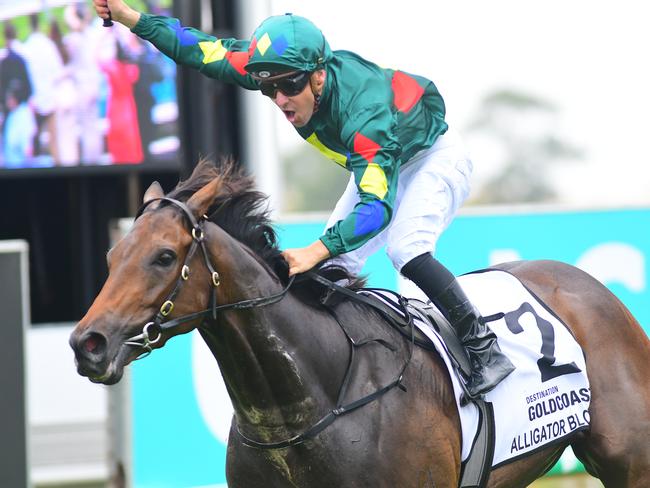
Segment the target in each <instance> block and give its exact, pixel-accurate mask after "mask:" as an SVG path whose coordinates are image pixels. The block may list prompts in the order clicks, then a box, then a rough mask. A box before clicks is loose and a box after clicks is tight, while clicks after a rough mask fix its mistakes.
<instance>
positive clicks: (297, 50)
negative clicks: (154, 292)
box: [94, 0, 514, 398]
mask: <svg viewBox="0 0 650 488" xmlns="http://www.w3.org/2000/svg"><path fill="white" fill-rule="evenodd" d="M94 4H95V9H96V11H97V13H98V15H99V16H100V17H103V18H107V17H108V13H109V10H108V8H109V7H110V12H111V14H112V18H113V20H115V21H117V22H120V23H122V24H124V25H126V26H127V27H129V28H130V29H131V30H132V31H133V32H134V33H135V34H137V35H138V36H140V37H141V38H142V39H146V40H148V41H150V42H151V43H152V44H153V45H154V46H156V48H158V49H159V50H160V51H162V52H163V53H164V54H166V55H167V56H169V57H170V58H172V59H173V60H174V61H176V62H177V63H179V64H183V65H187V66H191V67H193V68H195V69H197V70H199V71H200V72H201V73H203V74H204V75H206V76H209V77H211V78H215V79H218V80H221V81H225V82H230V83H235V84H237V85H239V86H241V87H243V88H246V89H249V90H260V91H261V92H262V94H263V95H265V96H267V97H269V98H270V99H271V101H272V102H273V103H275V105H277V106H278V108H280V110H282V112H283V113H284V115H285V117H286V119H287V120H288V121H289V122H290V123H291V124H292V125H293V126H294V127H295V129H296V130H297V131H298V133H299V134H300V136H301V137H302V138H303V139H305V140H306V141H307V142H309V143H310V144H312V145H313V146H314V147H315V148H317V149H318V150H320V151H321V152H322V153H324V154H325V155H326V156H327V157H328V158H329V159H332V160H333V161H334V162H335V163H337V164H339V165H341V166H342V167H344V168H345V169H347V170H348V171H350V172H351V173H352V174H351V178H350V182H349V184H348V186H347V188H346V190H345V191H344V193H343V195H342V196H341V198H340V200H339V201H338V203H337V205H336V208H335V209H334V211H333V213H332V215H331V217H330V219H329V222H328V224H327V229H326V230H325V232H324V234H323V235H322V236H321V237H320V238H319V239H317V240H316V241H314V242H313V243H312V244H310V245H309V246H307V247H304V248H299V249H286V250H285V251H284V253H283V254H284V257H285V258H286V260H287V262H288V264H289V273H290V274H291V275H294V274H296V273H302V272H305V271H307V270H309V269H311V268H313V267H314V266H316V265H318V264H319V263H320V262H321V261H323V260H325V259H331V260H332V262H334V263H336V264H339V265H342V266H345V267H346V268H347V269H348V271H350V272H352V273H358V272H360V270H361V268H362V266H363V264H364V262H365V260H366V259H367V258H368V257H369V256H370V255H371V254H372V253H373V252H375V251H376V250H378V249H379V248H381V247H382V246H384V245H386V246H387V253H388V256H389V257H390V259H391V261H392V263H393V265H394V266H395V268H396V269H397V270H398V271H399V272H400V273H402V274H403V275H404V276H406V277H407V278H409V279H410V280H412V281H413V282H415V284H416V285H418V286H419V287H420V289H421V290H422V291H423V292H424V293H426V295H427V296H428V297H429V299H430V300H431V301H432V302H433V303H434V304H435V305H436V306H437V307H438V308H439V309H440V310H441V312H442V313H443V314H444V315H445V316H446V317H447V319H448V320H449V321H450V323H451V324H452V326H453V327H454V329H455V330H456V333H457V334H458V336H459V338H460V340H461V342H462V344H463V346H464V348H465V350H466V352H467V355H468V357H469V359H470V364H471V366H472V372H471V375H470V376H469V377H468V378H465V380H466V389H467V392H468V394H469V396H470V397H472V398H479V397H481V396H482V395H483V394H485V393H487V392H488V391H490V390H492V389H493V388H494V387H495V386H496V385H497V384H498V383H499V382H500V381H501V380H502V379H503V378H505V377H506V376H507V375H508V374H510V373H511V372H512V371H513V369H514V366H513V365H512V364H511V363H510V361H509V360H508V359H507V358H506V357H505V356H504V355H503V353H502V352H501V350H500V348H499V345H498V343H497V339H496V336H495V334H494V332H492V331H491V330H490V328H489V327H488V326H487V325H486V324H485V323H484V322H483V320H482V318H481V317H480V315H479V313H478V311H477V310H476V309H475V308H474V306H473V305H472V304H471V302H470V301H469V300H468V298H467V297H466V295H465V293H464V292H463V290H462V289H461V287H460V286H459V284H458V282H457V281H456V278H455V277H454V275H453V274H452V273H451V272H450V271H448V270H447V268H445V266H444V265H442V263H440V262H439V261H438V260H437V259H435V258H434V257H433V255H432V253H433V251H434V250H435V246H436V241H437V240H438V237H439V236H440V234H441V233H442V231H443V230H444V229H445V228H446V227H447V225H449V223H450V221H451V219H452V218H453V217H454V215H455V213H456V211H457V210H458V207H459V206H460V205H461V203H462V202H463V201H464V200H465V198H466V197H467V195H468V193H469V177H470V174H471V171H472V163H471V161H470V160H469V158H468V156H467V155H466V153H465V150H464V149H463V146H462V143H461V141H460V140H459V137H458V136H457V135H456V134H455V133H454V132H453V131H451V130H449V128H448V126H447V123H446V122H445V105H444V101H443V99H442V97H441V96H440V93H439V92H438V90H437V88H436V86H435V85H434V84H433V83H432V82H431V81H429V80H428V79H426V78H423V77H421V76H416V75H412V74H409V73H406V72H403V71H397V70H392V69H383V68H380V67H378V66H377V65H376V64H374V63H372V62H370V61H367V60H365V59H363V58H361V57H360V56H358V55H356V54H354V53H352V52H349V51H332V50H331V49H330V47H329V44H328V43H327V41H326V39H325V37H324V36H323V34H322V33H321V31H320V30H319V29H318V28H317V27H316V26H315V25H314V24H313V23H312V22H310V21H309V20H307V19H305V18H303V17H299V16H297V15H292V14H286V15H279V16H274V17H269V18H268V19H266V20H265V21H264V22H262V24H261V25H260V26H259V27H258V28H257V29H256V30H255V32H254V33H253V35H252V37H251V39H250V40H237V39H217V38H215V37H214V36H211V35H207V34H204V33H202V32H199V31H197V30H195V29H192V28H186V27H184V26H182V25H181V23H180V21H179V20H177V19H172V18H167V17H161V16H153V15H147V14H141V13H139V12H137V11H135V10H133V9H131V8H130V7H128V6H127V5H126V4H124V2H123V1H122V0H111V1H110V2H108V4H107V0H94Z"/></svg>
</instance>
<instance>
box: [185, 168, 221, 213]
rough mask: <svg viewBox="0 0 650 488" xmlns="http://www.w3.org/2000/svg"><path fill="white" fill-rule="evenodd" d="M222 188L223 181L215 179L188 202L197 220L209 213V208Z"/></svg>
mask: <svg viewBox="0 0 650 488" xmlns="http://www.w3.org/2000/svg"><path fill="white" fill-rule="evenodd" d="M220 187H221V179H219V178H215V179H213V180H212V181H211V182H210V183H208V184H207V185H205V186H204V187H203V188H201V189H200V190H199V191H197V192H196V193H195V194H194V195H192V196H191V197H190V198H189V200H187V206H188V207H189V209H190V210H191V211H192V213H193V214H194V216H195V217H196V218H199V217H201V215H203V214H204V213H206V212H207V211H208V208H210V205H212V202H214V199H215V198H216V197H217V194H218V193H219V188H220Z"/></svg>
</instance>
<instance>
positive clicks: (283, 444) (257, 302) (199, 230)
mask: <svg viewBox="0 0 650 488" xmlns="http://www.w3.org/2000/svg"><path fill="white" fill-rule="evenodd" d="M155 201H159V202H166V203H169V204H171V205H172V206H174V207H176V208H178V209H180V210H181V212H182V214H183V215H184V216H185V217H186V218H187V220H188V222H189V224H190V226H191V228H192V230H191V234H192V244H191V245H190V249H189V250H188V252H187V256H186V257H185V261H184V263H183V266H182V268H181V274H180V276H179V277H178V279H177V281H176V284H175V286H174V288H173V289H172V291H171V293H170V294H169V295H168V296H167V299H166V300H165V301H164V302H163V304H162V306H161V307H160V309H159V310H158V312H157V313H156V316H155V317H154V318H153V320H152V321H150V322H147V323H146V324H145V325H144V327H143V328H142V333H140V334H138V335H136V336H133V337H131V338H129V339H127V340H126V341H125V342H124V344H126V345H129V346H135V347H141V348H142V349H143V353H142V354H141V355H140V356H138V358H136V359H141V358H143V357H145V356H148V355H149V354H150V353H151V352H152V351H153V349H152V348H151V345H152V344H156V343H157V342H158V341H159V340H160V339H161V338H162V334H163V332H165V331H168V332H174V331H175V330H176V329H177V328H178V327H180V326H181V325H182V324H186V323H188V322H191V321H194V320H197V319H205V318H207V317H210V318H212V319H213V320H216V318H217V312H219V311H222V310H242V309H247V308H257V307H264V306H266V305H271V304H273V303H276V302H279V301H280V300H282V299H283V298H284V297H285V296H286V295H287V293H288V292H289V289H290V288H291V286H292V285H293V283H294V280H295V276H292V277H291V278H290V279H289V281H288V283H287V285H286V287H285V288H283V289H282V290H281V291H280V292H278V293H275V294H273V295H269V296H268V297H260V298H252V299H248V300H241V301H239V302H235V303H228V304H223V305H218V304H217V287H218V286H219V285H220V283H221V277H220V275H219V273H218V271H217V270H216V268H215V267H214V266H213V265H212V262H211V260H210V256H209V254H208V251H207V249H206V247H205V231H204V224H205V222H206V221H207V220H208V217H207V216H205V215H204V216H202V217H201V218H200V219H198V220H197V219H196V218H195V217H194V214H193V213H192V211H191V210H190V209H189V208H188V207H187V205H185V203H183V202H181V201H178V200H175V199H173V198H168V197H161V198H154V199H152V200H149V201H148V202H146V203H145V204H144V205H143V206H142V207H141V208H140V210H139V211H138V213H137V215H136V217H135V218H136V219H137V218H138V217H140V216H141V215H142V213H143V212H144V211H145V209H146V208H147V207H148V206H149V205H150V204H151V203H153V202H155ZM217 211H218V210H217ZM197 249H200V250H201V253H202V254H203V261H204V262H205V265H206V267H207V268H208V271H209V272H210V276H211V286H212V294H211V296H210V307H209V308H207V309H205V310H201V311H199V312H194V313H191V314H187V315H183V316H182V317H178V318H175V319H172V320H167V321H165V319H166V318H167V317H168V316H169V315H170V314H171V312H172V310H173V309H174V299H175V298H176V296H177V295H178V293H179V291H180V288H181V286H182V285H183V283H184V282H185V281H187V280H188V278H189V275H190V268H189V263H190V261H191V260H192V258H193V257H194V254H196V251H197ZM305 275H307V277H308V278H311V279H313V280H315V281H317V282H318V283H320V284H321V285H324V286H325V287H327V288H328V289H329V290H330V291H332V292H335V293H341V294H343V295H345V296H347V297H349V298H351V299H353V300H356V301H359V302H361V303H365V304H366V305H369V306H370V307H372V308H374V309H375V310H376V311H378V312H379V314H380V315H382V316H383V317H384V318H385V319H386V320H387V321H388V322H389V323H390V324H391V325H392V326H393V327H396V328H398V330H399V329H400V328H403V327H408V330H409V336H410V340H409V341H408V342H409V352H408V357H407V358H406V360H405V362H404V364H403V365H402V368H401V369H400V372H399V374H398V375H397V377H396V378H395V379H394V380H393V381H392V382H390V383H389V384H387V385H385V386H383V387H381V388H379V389H377V390H376V391H374V392H373V393H370V394H369V395H366V396H364V397H363V398H360V399H358V400H355V401H353V402H349V403H347V404H344V403H343V402H344V401H345V397H346V396H347V395H346V394H347V391H348V387H349V385H350V380H351V372H352V369H353V365H354V358H355V351H356V350H357V349H358V348H360V347H362V346H365V345H367V344H370V343H378V344H380V345H382V346H384V347H386V348H388V349H390V350H391V351H395V350H396V347H395V346H393V345H392V344H390V343H388V342H386V341H385V340H383V339H366V340H364V341H355V340H354V339H353V338H352V336H351V335H350V334H349V333H348V332H347V330H346V329H345V327H344V325H343V324H342V323H341V321H340V320H339V318H338V317H337V315H336V312H335V311H334V309H332V308H331V307H328V306H327V305H324V306H325V308H326V309H327V310H328V312H329V313H330V314H331V315H332V316H333V317H334V319H335V320H336V322H337V323H338V325H339V326H340V328H341V330H342V331H343V333H344V334H345V337H346V339H347V340H348V343H349V344H350V358H349V361H348V367H347V370H346V372H345V376H344V378H343V383H342V385H341V387H340V389H339V394H338V399H337V402H336V407H335V408H333V409H332V410H331V411H330V412H328V413H327V414H325V415H324V416H323V417H321V419H320V420H318V421H317V422H315V423H314V424H313V425H312V426H311V427H309V428H308V429H307V430H305V431H304V432H302V433H300V434H297V435H295V436H293V437H290V438H288V439H285V440H283V441H279V442H259V441H256V440H254V439H251V438H249V437H247V436H246V435H245V434H244V433H243V432H242V431H241V429H240V427H239V425H238V424H236V432H237V434H238V435H239V436H240V437H241V441H242V443H243V444H244V445H246V446H248V447H254V448H257V449H282V448H287V447H292V446H296V445H299V444H302V443H303V442H305V441H306V440H308V439H311V438H313V437H315V436H316V435H318V434H319V433H320V432H321V431H323V430H324V429H325V428H327V427H328V426H329V425H330V424H331V423H332V422H334V420H336V419H337V417H340V416H342V415H345V414H348V413H350V412H353V411H355V410H357V409H358V408H361V407H363V406H364V405H367V404H368V403H370V402H372V401H374V400H377V399H378V398H379V397H381V396H382V395H384V394H385V393H387V392H388V391H390V390H391V389H393V388H394V387H396V386H397V387H399V388H400V389H402V390H403V391H406V388H405V387H404V385H402V378H403V376H404V371H405V370H406V368H407V366H408V365H409V364H410V362H411V357H412V355H413V345H414V344H415V334H414V324H413V316H412V315H411V314H410V312H409V311H408V308H407V303H406V300H405V299H404V298H403V297H401V296H400V295H396V296H397V298H398V302H399V305H400V308H401V309H402V312H403V313H404V317H406V318H407V320H406V324H400V323H398V322H397V321H396V320H395V318H394V316H392V315H391V314H390V313H387V312H386V310H385V309H383V308H381V307H378V306H377V304H376V303H375V302H373V301H372V300H370V299H368V298H366V297H364V296H363V295H359V294H357V293H355V292H353V291H351V290H348V289H347V288H344V287H342V286H339V285H337V284H336V283H333V282H331V281H330V280H328V279H326V278H324V277H322V276H320V275H319V274H317V273H315V272H313V271H308V272H307V273H305ZM202 326H203V320H202V321H201V322H200V324H199V325H198V326H197V327H198V328H201V327H202ZM152 332H153V333H154V334H156V335H155V337H153V338H152V336H151V334H152ZM400 332H402V333H403V334H404V332H403V331H400Z"/></svg>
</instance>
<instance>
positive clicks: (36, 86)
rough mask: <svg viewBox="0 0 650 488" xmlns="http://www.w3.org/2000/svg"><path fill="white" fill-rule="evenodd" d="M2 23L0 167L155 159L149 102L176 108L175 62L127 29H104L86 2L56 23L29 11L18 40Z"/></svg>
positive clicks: (10, 26)
mask: <svg viewBox="0 0 650 488" xmlns="http://www.w3.org/2000/svg"><path fill="white" fill-rule="evenodd" d="M2 27H3V30H4V39H5V46H4V50H3V51H0V128H1V131H0V148H1V149H2V150H1V153H0V167H5V168H21V167H42V166H74V165H79V164H114V163H131V164H133V163H140V162H142V161H144V160H147V161H148V160H151V159H152V158H155V157H156V154H153V153H152V143H153V142H154V141H155V139H156V138H158V137H160V135H161V134H160V133H159V131H158V127H157V125H158V123H159V121H158V120H155V119H156V117H155V116H154V106H155V105H156V104H160V103H162V102H168V104H171V105H173V107H175V106H176V104H175V102H176V101H175V85H174V83H175V81H174V79H175V70H174V66H173V63H171V62H169V60H167V59H166V58H165V57H164V56H162V55H161V54H160V53H159V52H158V51H156V50H155V49H153V48H152V47H151V46H150V44H149V43H145V42H143V41H141V40H140V39H139V38H138V37H137V36H135V35H134V34H132V33H131V32H130V31H128V29H126V28H123V27H122V26H120V25H117V24H116V25H115V26H114V27H112V28H105V27H103V26H102V21H101V19H98V18H97V17H96V16H95V15H94V12H91V9H90V8H89V6H88V5H87V3H85V2H81V3H76V4H71V5H69V6H67V7H65V9H64V12H63V20H62V22H61V21H59V20H58V19H57V18H56V16H53V15H50V14H49V13H32V14H31V15H29V33H28V35H27V36H26V37H25V38H24V39H23V40H22V41H21V40H20V39H19V38H18V35H17V29H16V25H15V22H13V21H12V20H7V21H5V22H4V24H3V26H2ZM136 102H137V103H136ZM170 112H171V118H175V117H176V111H175V110H174V108H172V109H171V110H167V113H168V117H167V119H169V118H170V116H169V113H170ZM159 118H160V117H159ZM167 121H169V120H167ZM174 122H175V120H174Z"/></svg>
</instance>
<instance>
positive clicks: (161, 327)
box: [124, 197, 294, 359]
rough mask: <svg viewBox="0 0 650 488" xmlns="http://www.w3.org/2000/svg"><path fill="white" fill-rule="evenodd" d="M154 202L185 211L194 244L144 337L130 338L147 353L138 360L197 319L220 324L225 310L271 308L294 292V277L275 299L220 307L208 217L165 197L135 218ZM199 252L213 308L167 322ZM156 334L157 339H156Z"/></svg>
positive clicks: (145, 326)
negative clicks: (218, 320)
mask: <svg viewBox="0 0 650 488" xmlns="http://www.w3.org/2000/svg"><path fill="white" fill-rule="evenodd" d="M153 202H166V203H169V204H171V205H172V206H174V207H176V208H178V209H179V210H181V213H182V214H183V215H184V216H185V217H186V218H187V220H188V222H189V224H190V226H191V231H190V233H191V234H192V243H191V244H190V248H189V250H188V251H187V255H186V256H185V261H184V262H183V266H182V267H181V274H180V276H179V277H178V279H177V280H176V284H175V285H174V288H173V289H172V291H171V293H170V294H169V295H168V296H167V298H166V299H165V301H164V302H163V304H162V306H161V307H160V309H159V310H158V312H157V313H156V315H155V317H154V318H153V320H151V321H149V322H147V323H146V324H145V325H144V327H143V328H142V332H141V333H140V334H138V335H136V336H133V337H130V338H129V339H127V340H126V341H125V342H124V344H127V345H129V346H135V347H141V348H142V349H143V353H142V354H141V355H140V356H138V358H137V359H142V358H144V357H146V356H148V355H149V354H151V352H152V351H153V349H152V348H151V345H152V344H156V343H157V342H158V341H159V340H160V339H161V338H162V334H163V332H171V333H173V332H175V331H176V330H177V329H178V328H179V327H180V326H181V325H183V324H186V323H188V322H192V321H194V320H197V319H205V318H206V317H211V318H212V319H213V320H216V318H217V312H219V311H223V310H242V309H246V308H256V307H263V306H266V305H271V304H272V303H276V302H279V301H280V300H282V299H283V298H284V296H285V295H286V294H287V293H288V292H289V288H291V285H292V284H293V281H294V277H291V278H290V279H289V282H288V283H287V286H286V287H285V288H283V289H282V291H280V292H279V293H276V294H274V295H270V296H268V297H260V298H252V299H249V300H241V301H239V302H235V303H227V304H223V305H218V304H217V288H218V287H219V285H220V284H221V276H220V275H219V272H218V271H217V270H216V268H215V267H214V266H213V265H212V261H211V260H210V255H209V254H208V251H207V249H206V247H205V230H204V224H205V222H206V221H207V220H208V217H207V216H205V215H203V216H202V217H201V218H200V219H198V220H197V219H196V218H195V217H194V214H193V213H192V211H191V210H190V209H189V208H188V207H187V205H185V203H183V202H181V201H179V200H175V199H173V198H168V197H162V198H154V199H151V200H149V201H148V202H146V203H145V204H144V205H143V206H142V207H141V208H140V210H139V211H138V213H137V214H136V217H135V218H136V219H138V217H140V216H141V215H142V214H143V213H144V211H145V209H146V208H147V207H148V206H149V205H150V204H152V203H153ZM198 249H200V250H201V254H203V261H204V262H205V266H206V267H207V268H208V271H209V272H210V285H211V287H212V293H211V294H210V306H209V307H208V308H207V309H205V310H201V311H200V312H194V313H190V314H187V315H183V316H182V317H177V318H175V319H172V320H167V321H165V320H166V319H167V318H168V316H169V315H170V314H171V313H172V310H174V300H175V299H176V296H177V295H178V293H179V292H180V289H181V287H182V285H183V283H185V282H186V281H187V280H188V279H189V277H190V261H191V260H192V258H193V257H194V254H196V251H197V250H198ZM202 323H203V322H202V321H201V323H200V324H199V325H198V326H197V327H201V325H202ZM152 334H155V335H154V336H153V337H152Z"/></svg>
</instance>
